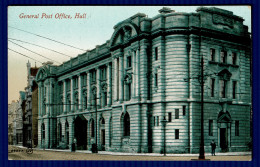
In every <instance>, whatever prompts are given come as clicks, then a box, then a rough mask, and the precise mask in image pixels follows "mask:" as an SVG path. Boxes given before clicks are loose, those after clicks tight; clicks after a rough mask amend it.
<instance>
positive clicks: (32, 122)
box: [23, 61, 39, 147]
mask: <svg viewBox="0 0 260 167" xmlns="http://www.w3.org/2000/svg"><path fill="white" fill-rule="evenodd" d="M38 69H39V68H37V67H31V63H30V62H29V61H28V63H27V86H26V87H25V105H26V106H25V112H24V122H23V145H24V146H26V147H36V146H37V144H38V85H37V83H36V82H35V77H36V74H37V72H38Z"/></svg>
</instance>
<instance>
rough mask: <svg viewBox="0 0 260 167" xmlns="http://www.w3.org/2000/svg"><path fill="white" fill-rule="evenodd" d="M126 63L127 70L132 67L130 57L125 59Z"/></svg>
mask: <svg viewBox="0 0 260 167" xmlns="http://www.w3.org/2000/svg"><path fill="white" fill-rule="evenodd" d="M126 63H127V68H130V67H132V57H131V56H128V57H127V60H126Z"/></svg>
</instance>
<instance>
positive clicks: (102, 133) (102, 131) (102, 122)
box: [100, 117, 106, 146]
mask: <svg viewBox="0 0 260 167" xmlns="http://www.w3.org/2000/svg"><path fill="white" fill-rule="evenodd" d="M105 136H106V135H105V119H104V118H103V117H102V118H101V120H100V143H101V145H103V146H104V145H105V141H106V140H105Z"/></svg>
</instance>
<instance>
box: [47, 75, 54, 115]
mask: <svg viewBox="0 0 260 167" xmlns="http://www.w3.org/2000/svg"><path fill="white" fill-rule="evenodd" d="M49 87H50V91H49V97H50V99H49V114H48V115H49V116H53V108H54V105H52V104H54V97H53V96H54V92H53V91H54V79H53V78H51V79H50V83H49Z"/></svg>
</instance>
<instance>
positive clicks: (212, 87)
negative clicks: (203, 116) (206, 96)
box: [210, 78, 215, 97]
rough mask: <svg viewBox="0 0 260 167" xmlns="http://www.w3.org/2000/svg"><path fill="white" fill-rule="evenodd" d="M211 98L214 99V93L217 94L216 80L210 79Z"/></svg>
mask: <svg viewBox="0 0 260 167" xmlns="http://www.w3.org/2000/svg"><path fill="white" fill-rule="evenodd" d="M210 91H211V92H210V96H211V97H214V92H215V79H214V78H211V79H210Z"/></svg>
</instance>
